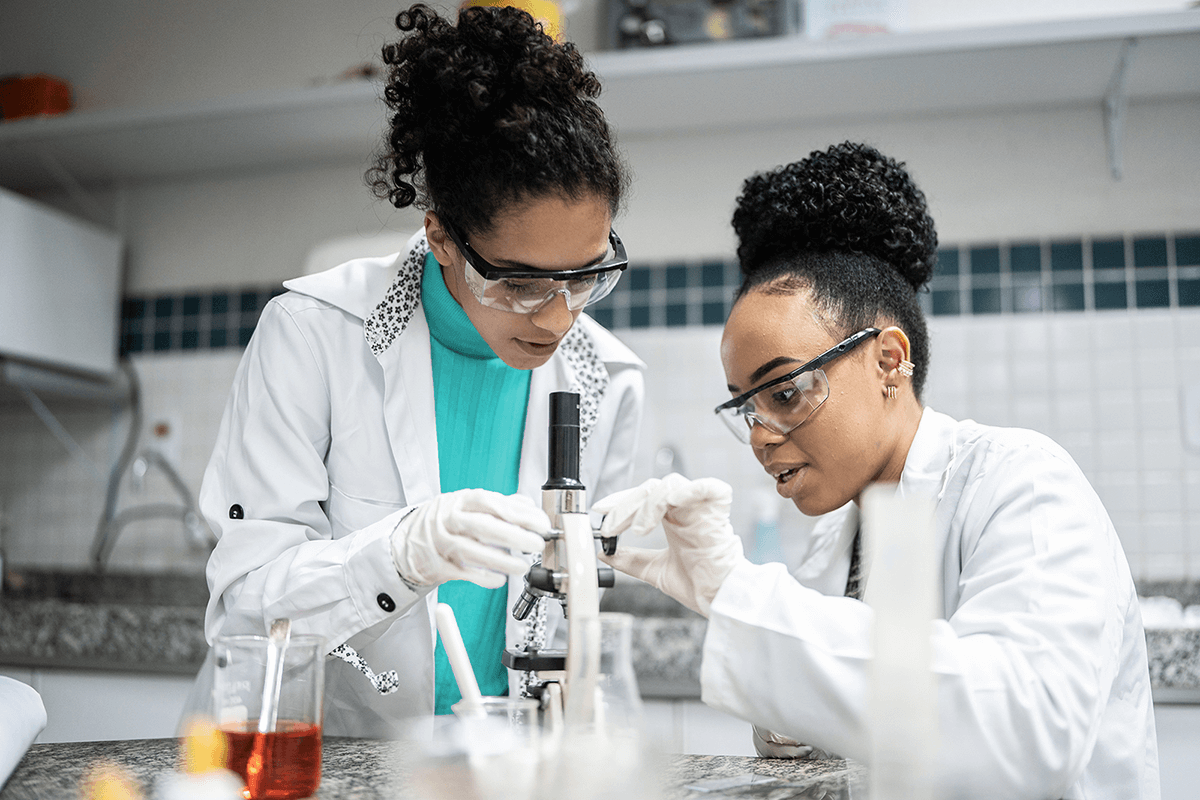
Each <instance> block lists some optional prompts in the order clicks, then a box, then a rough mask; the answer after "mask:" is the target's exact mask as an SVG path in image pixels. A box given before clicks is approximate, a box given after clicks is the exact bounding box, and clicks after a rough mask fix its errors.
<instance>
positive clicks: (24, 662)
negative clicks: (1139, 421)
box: [0, 570, 1200, 702]
mask: <svg viewBox="0 0 1200 800" xmlns="http://www.w3.org/2000/svg"><path fill="white" fill-rule="evenodd" d="M1139 591H1140V593H1141V594H1142V595H1143V596H1150V595H1155V594H1161V595H1165V596H1170V597H1176V598H1177V599H1180V600H1181V602H1184V603H1185V604H1192V603H1198V602H1200V584H1196V583H1154V584H1143V585H1140V586H1139ZM207 599H208V590H207V586H206V585H205V582H204V577H203V576H202V575H194V574H180V575H163V574H155V575H145V574H105V575H99V576H97V575H91V574H87V573H81V574H63V573H38V572H32V571H26V572H15V571H12V570H10V571H8V572H7V573H6V574H5V576H4V591H3V594H2V595H0V664H2V665H8V666H24V667H56V668H75V669H102V670H125V671H132V672H142V673H159V674H181V675H194V674H195V673H196V671H197V670H198V669H199V668H200V665H201V664H202V663H203V661H204V656H205V654H206V653H207V650H208V647H207V644H206V642H205V640H204V632H203V624H204V605H205V603H206V601H207ZM601 609H602V610H605V611H623V612H627V613H631V614H633V615H634V617H635V624H634V632H633V661H634V670H635V672H636V673H637V679H638V686H639V689H640V690H641V692H642V695H643V696H644V697H648V698H698V697H699V696H700V655H701V645H702V644H703V641H704V634H705V630H706V626H707V621H706V620H705V619H704V618H702V617H701V616H700V615H698V614H696V613H694V612H692V611H690V610H688V609H686V608H684V607H683V606H682V605H680V604H679V603H677V602H675V601H674V600H672V599H670V598H669V597H666V596H665V595H663V594H662V593H660V592H658V591H657V590H655V589H652V588H650V587H649V586H646V585H645V584H640V583H635V582H620V583H618V585H617V587H615V588H613V589H609V590H607V591H606V592H605V594H604V597H603V598H602V600H601ZM1146 645H1147V652H1148V655H1149V665H1150V680H1151V684H1152V686H1153V687H1154V694H1155V699H1156V700H1159V701H1166V702H1200V629H1186V628H1179V629H1160V630H1149V631H1147V632H1146Z"/></svg>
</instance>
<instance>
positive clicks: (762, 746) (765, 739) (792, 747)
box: [754, 725, 833, 759]
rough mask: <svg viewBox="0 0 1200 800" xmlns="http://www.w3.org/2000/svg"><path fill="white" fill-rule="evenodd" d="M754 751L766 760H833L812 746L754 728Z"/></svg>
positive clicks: (763, 729) (827, 754) (764, 729)
mask: <svg viewBox="0 0 1200 800" xmlns="http://www.w3.org/2000/svg"><path fill="white" fill-rule="evenodd" d="M754 749H755V750H757V751H758V754H759V755H760V756H763V757H764V758H803V759H821V758H833V756H831V755H830V754H829V753H826V752H825V751H824V750H822V749H820V748H819V747H813V746H812V745H811V744H801V743H800V742H797V741H796V740H795V739H789V738H788V737H786V736H783V735H782V734H778V733H775V732H774V731H769V730H767V729H766V728H760V727H758V726H757V725H755V726H754Z"/></svg>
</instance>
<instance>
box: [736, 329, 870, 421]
mask: <svg viewBox="0 0 1200 800" xmlns="http://www.w3.org/2000/svg"><path fill="white" fill-rule="evenodd" d="M879 332H880V329H879V328H866V329H864V330H861V331H859V332H858V333H856V334H854V335H853V336H851V337H849V338H848V339H846V340H844V341H842V342H839V343H838V344H836V345H834V346H833V347H831V348H829V349H828V350H826V351H825V352H824V353H821V355H819V356H817V357H816V358H814V359H813V360H812V361H809V362H807V363H805V364H802V365H801V366H799V367H797V368H796V369H794V370H792V371H791V372H789V373H788V374H786V375H781V376H780V377H778V378H772V379H771V380H769V381H767V382H766V383H764V384H762V385H760V386H756V387H754V388H753V389H751V390H750V391H748V392H745V393H744V394H740V395H738V396H737V397H735V398H733V399H732V400H730V401H729V402H727V403H722V404H721V405H719V406H717V407H716V409H715V411H716V414H717V416H719V417H720V418H721V420H722V421H723V422H724V423H725V424H726V425H727V426H728V427H729V430H731V431H733V435H734V436H736V437H737V438H738V439H740V440H741V441H743V442H745V443H749V442H750V433H751V431H753V429H754V426H755V425H762V426H763V427H764V428H766V429H767V430H769V431H772V432H773V433H776V434H778V435H780V436H786V435H787V434H789V433H791V432H792V431H794V430H796V428H799V427H800V426H801V425H803V424H804V422H805V420H807V419H808V418H809V417H811V416H812V414H813V412H814V411H816V410H817V409H818V408H820V407H821V406H822V404H824V402H825V401H826V400H828V399H829V378H827V377H826V376H825V370H823V369H821V367H823V366H825V365H826V364H828V363H829V362H831V361H833V360H834V359H836V358H838V357H840V356H844V355H845V354H846V353H849V352H850V351H851V350H853V349H854V348H856V347H858V346H859V345H860V344H862V343H863V342H865V341H867V340H868V339H870V338H872V337H874V336H877V335H879Z"/></svg>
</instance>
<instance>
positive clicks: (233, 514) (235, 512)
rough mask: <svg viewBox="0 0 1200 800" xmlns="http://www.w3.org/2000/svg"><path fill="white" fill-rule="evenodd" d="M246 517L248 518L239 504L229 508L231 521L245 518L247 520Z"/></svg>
mask: <svg viewBox="0 0 1200 800" xmlns="http://www.w3.org/2000/svg"><path fill="white" fill-rule="evenodd" d="M245 516H246V512H245V511H242V507H241V506H239V505H238V504H237V503H234V504H233V505H231V506H230V507H229V518H230V519H243V518H245Z"/></svg>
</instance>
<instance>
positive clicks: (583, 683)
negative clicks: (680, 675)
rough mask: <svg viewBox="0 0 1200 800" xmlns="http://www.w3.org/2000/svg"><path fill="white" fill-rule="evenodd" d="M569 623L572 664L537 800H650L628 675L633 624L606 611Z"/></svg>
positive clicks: (637, 698) (637, 700)
mask: <svg viewBox="0 0 1200 800" xmlns="http://www.w3.org/2000/svg"><path fill="white" fill-rule="evenodd" d="M568 624H569V625H570V629H569V630H568V635H569V637H570V647H571V658H569V659H568V663H567V697H566V704H565V709H564V712H563V730H562V735H561V736H560V737H559V739H558V741H557V743H556V744H555V746H554V751H553V753H552V754H550V755H549V756H548V758H547V760H546V764H545V769H544V776H545V778H544V782H543V784H542V787H541V792H540V793H539V797H540V798H544V800H549V799H550V798H563V797H570V798H572V800H609V798H612V799H613V800H618V799H619V800H637V799H638V798H646V797H653V796H654V791H653V790H654V786H655V780H654V778H653V775H652V774H651V770H650V764H649V761H648V759H647V758H646V754H645V747H644V742H645V740H644V737H643V735H642V698H641V695H640V694H639V693H638V686H637V678H636V677H635V675H634V672H633V655H632V648H633V617H632V616H631V615H629V614H618V613H609V612H605V613H601V614H600V615H599V617H597V618H593V619H571V620H569V623H568Z"/></svg>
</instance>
